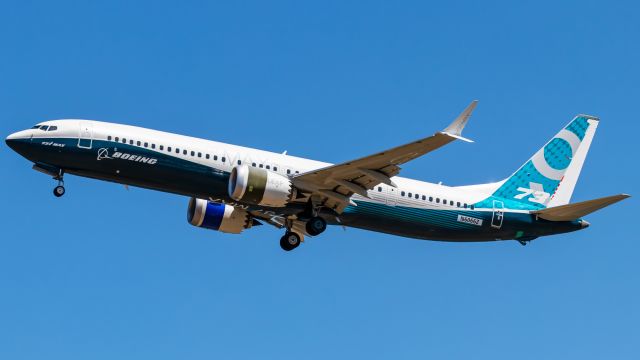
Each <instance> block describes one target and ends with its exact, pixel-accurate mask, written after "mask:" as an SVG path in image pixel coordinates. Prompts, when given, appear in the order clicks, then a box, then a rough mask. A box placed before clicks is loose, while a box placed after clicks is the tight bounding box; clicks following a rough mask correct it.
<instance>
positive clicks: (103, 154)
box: [97, 148, 158, 165]
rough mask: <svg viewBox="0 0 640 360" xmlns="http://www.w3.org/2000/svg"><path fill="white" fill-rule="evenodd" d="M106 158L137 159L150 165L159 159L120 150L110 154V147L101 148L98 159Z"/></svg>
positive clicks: (136, 160)
mask: <svg viewBox="0 0 640 360" xmlns="http://www.w3.org/2000/svg"><path fill="white" fill-rule="evenodd" d="M105 159H122V160H129V161H135V162H140V163H144V164H149V165H155V164H156V163H157V162H158V159H156V158H148V157H145V156H141V155H133V154H128V153H122V152H119V151H116V152H114V153H113V155H111V156H109V149H106V148H101V149H99V150H98V157H97V160H105Z"/></svg>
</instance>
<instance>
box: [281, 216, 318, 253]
mask: <svg viewBox="0 0 640 360" xmlns="http://www.w3.org/2000/svg"><path fill="white" fill-rule="evenodd" d="M291 225H292V224H291V223H289V226H288V227H287V232H286V233H285V234H284V236H283V237H281V238H280V247H281V248H282V250H284V251H291V250H293V249H295V248H297V247H298V246H299V245H300V243H301V242H302V236H301V235H300V234H298V233H297V232H296V231H293V230H291V228H292V226H291ZM326 229H327V222H326V221H325V220H324V219H323V218H321V217H319V216H314V217H312V218H311V219H309V220H307V222H306V224H305V227H304V231H306V233H307V234H309V235H311V236H316V235H320V234H322V233H323V232H324V231H325V230H326Z"/></svg>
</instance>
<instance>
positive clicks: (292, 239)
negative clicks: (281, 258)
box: [280, 232, 300, 251]
mask: <svg viewBox="0 0 640 360" xmlns="http://www.w3.org/2000/svg"><path fill="white" fill-rule="evenodd" d="M299 245H300V235H298V234H296V233H294V232H287V233H286V234H284V236H283V237H281V238H280V247H281V248H282V250H284V251H291V250H293V249H295V248H297V247H298V246H299Z"/></svg>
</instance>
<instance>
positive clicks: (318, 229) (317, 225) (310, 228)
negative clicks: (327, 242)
mask: <svg viewBox="0 0 640 360" xmlns="http://www.w3.org/2000/svg"><path fill="white" fill-rule="evenodd" d="M305 230H307V234H309V235H311V236H316V235H320V234H322V233H323V232H324V231H325V230H327V222H326V221H325V220H324V219H323V218H321V217H319V216H316V217H312V218H311V219H309V221H307V224H306V225H305Z"/></svg>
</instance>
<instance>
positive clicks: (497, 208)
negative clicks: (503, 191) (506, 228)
mask: <svg viewBox="0 0 640 360" xmlns="http://www.w3.org/2000/svg"><path fill="white" fill-rule="evenodd" d="M503 219H504V203H503V202H502V201H500V200H493V217H491V227H492V228H495V229H500V228H501V227H502V220H503Z"/></svg>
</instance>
